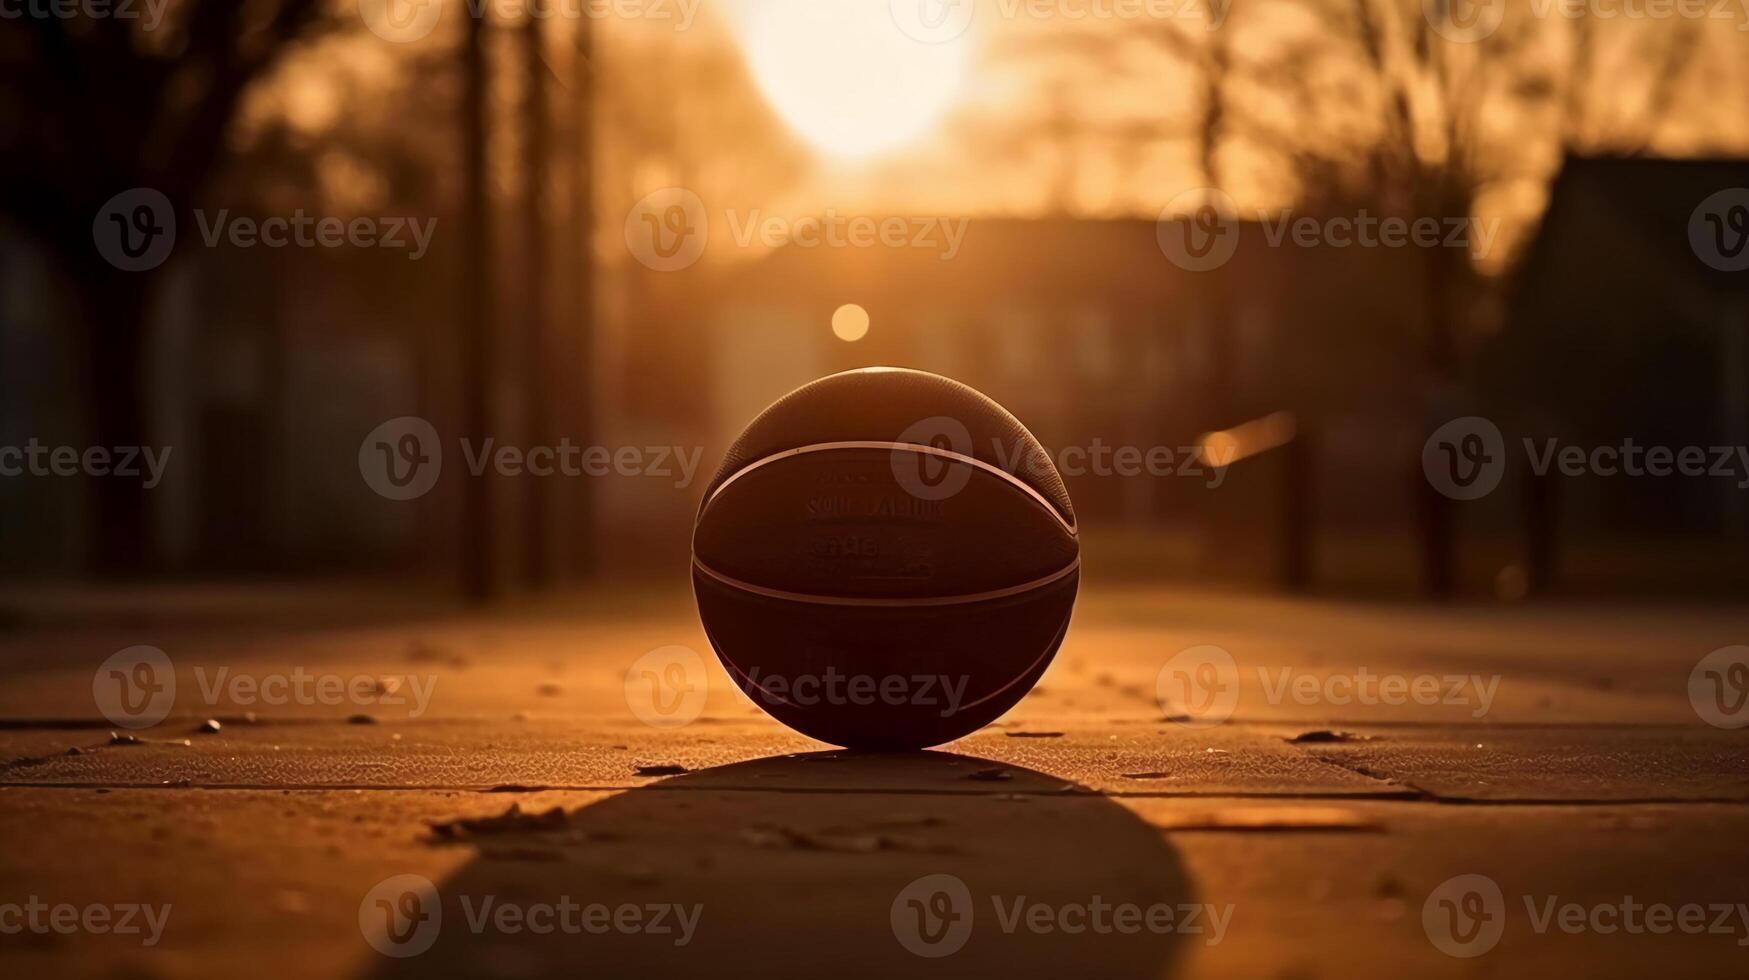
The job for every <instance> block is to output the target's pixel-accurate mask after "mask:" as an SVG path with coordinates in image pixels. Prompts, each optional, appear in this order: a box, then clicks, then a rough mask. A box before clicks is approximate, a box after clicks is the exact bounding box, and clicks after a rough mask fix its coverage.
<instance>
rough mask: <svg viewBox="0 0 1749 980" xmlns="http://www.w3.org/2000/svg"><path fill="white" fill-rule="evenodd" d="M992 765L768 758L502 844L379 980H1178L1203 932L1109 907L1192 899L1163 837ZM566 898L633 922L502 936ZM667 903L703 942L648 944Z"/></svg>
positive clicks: (680, 927)
mask: <svg viewBox="0 0 1749 980" xmlns="http://www.w3.org/2000/svg"><path fill="white" fill-rule="evenodd" d="M991 766H992V763H989V762H987V761H985V760H980V759H971V758H968V757H965V756H957V755H952V754H949V753H939V752H931V753H911V754H905V755H864V754H850V753H837V752H821V753H812V754H806V755H796V756H782V757H773V758H767V759H759V760H754V761H749V762H743V763H737V764H734V765H729V766H722V767H719V768H715V769H709V770H703V771H699V772H693V773H687V774H684V775H680V776H676V777H674V778H670V779H667V780H664V781H662V782H660V783H655V784H652V785H650V786H646V787H642V788H639V789H635V790H630V791H627V792H624V793H621V794H619V795H617V796H614V797H611V798H609V799H606V800H603V801H602V802H599V803H596V804H593V805H590V806H586V807H583V808H580V809H577V810H574V811H570V812H568V813H564V814H546V815H543V816H542V817H541V818H540V819H538V820H522V821H517V823H518V824H520V825H521V826H517V827H515V828H513V829H507V828H504V827H499V826H494V827H491V828H488V829H486V830H484V831H483V832H481V833H479V834H478V835H475V836H470V837H469V838H468V843H469V844H471V845H473V846H476V847H478V848H479V854H478V855H477V856H476V857H475V858H474V859H473V860H471V861H470V862H469V863H468V864H467V865H465V866H464V867H462V868H461V869H460V870H459V871H458V872H457V873H456V874H454V875H452V876H450V877H449V878H448V879H446V880H444V881H441V882H437V883H436V884H437V889H438V892H439V894H440V901H441V908H442V919H441V927H440V928H439V929H438V930H437V931H436V939H435V942H434V943H432V945H431V946H430V948H429V949H428V950H427V951H425V952H423V953H420V954H419V955H416V956H411V957H408V958H406V959H398V960H383V961H380V962H381V963H382V964H384V965H383V966H382V967H381V968H380V969H378V970H377V971H376V972H375V974H374V975H377V976H384V977H408V976H441V977H449V976H465V977H483V976H529V977H546V976H552V977H567V978H575V977H626V976H658V977H660V976H683V975H709V974H711V973H724V974H727V975H732V976H760V977H806V978H809V980H819V978H822V977H829V978H834V980H842V978H856V977H871V978H880V980H891V978H894V977H902V976H954V977H1002V978H1004V980H1009V978H1012V977H1014V976H1039V975H1044V976H1051V975H1055V976H1092V977H1114V978H1124V977H1160V976H1165V975H1168V974H1169V973H1171V972H1172V971H1173V968H1174V966H1175V964H1176V960H1177V959H1178V955H1177V954H1178V946H1179V944H1180V943H1182V942H1197V941H1199V940H1200V938H1201V937H1198V936H1180V935H1176V934H1174V933H1172V932H1169V931H1150V930H1149V929H1147V928H1140V929H1137V928H1135V923H1136V922H1137V921H1140V920H1136V919H1133V918H1126V917H1123V916H1119V915H1118V914H1117V912H1116V910H1117V909H1119V908H1125V907H1129V906H1135V907H1137V908H1139V909H1142V910H1146V909H1148V908H1151V907H1156V906H1161V905H1164V906H1169V907H1172V908H1178V907H1182V906H1184V905H1186V904H1190V903H1194V902H1195V901H1196V899H1194V898H1193V897H1192V894H1191V887H1190V883H1189V881H1188V880H1187V878H1186V875H1185V873H1184V870H1183V867H1182V865H1181V864H1180V861H1179V859H1178V856H1177V854H1176V853H1175V852H1174V850H1173V849H1172V848H1171V846H1170V845H1169V844H1168V843H1167V841H1166V838H1165V837H1164V835H1162V834H1161V833H1160V832H1159V830H1158V829H1156V828H1152V827H1150V826H1149V825H1147V824H1146V823H1144V822H1143V821H1141V820H1140V819H1138V818H1137V817H1136V816H1134V815H1133V814H1131V813H1130V812H1129V811H1128V810H1126V809H1124V808H1123V807H1121V806H1119V805H1117V804H1116V803H1113V802H1112V801H1110V800H1108V799H1105V798H1103V797H1100V796H1096V795H1092V794H1087V793H1079V792H1072V791H1071V792H1061V791H1059V790H1062V789H1063V788H1064V784H1063V783H1062V781H1061V780H1059V779H1056V778H1054V777H1051V776H1048V775H1046V774H1043V773H1037V772H1032V771H1029V770H1024V769H1016V768H1013V767H1004V769H1002V770H993V769H991V768H989V767H991ZM1071 789H1072V788H1071ZM1053 791H1055V792H1053ZM924 879H926V880H924ZM962 886H963V887H962ZM488 899H490V900H491V902H492V906H491V907H490V908H491V910H492V911H491V912H490V913H489V914H483V913H484V912H485V910H486V909H487V908H488V906H487V905H486V904H485V903H486V901H487V900H488ZM566 899H568V900H569V901H570V903H573V904H574V905H576V906H579V907H588V906H593V905H601V906H605V907H606V909H609V910H614V912H613V914H614V915H619V916H626V918H624V919H622V920H621V921H622V926H623V924H624V923H630V922H632V921H633V920H632V919H631V918H630V916H631V915H632V914H633V913H627V912H624V911H623V910H622V907H632V908H635V909H637V910H639V911H638V912H636V913H635V914H636V916H637V922H638V923H639V924H638V926H637V927H636V928H635V929H627V928H623V927H616V926H614V925H613V924H612V923H611V922H608V921H607V920H606V919H605V918H603V917H604V916H605V915H606V913H605V912H599V911H598V912H596V913H594V914H595V915H596V916H597V918H596V919H595V920H588V915H587V914H586V912H585V911H582V910H580V911H578V912H576V913H573V921H574V922H576V923H578V924H579V926H578V928H579V929H583V927H584V925H592V926H593V927H595V928H600V927H602V926H603V925H604V924H605V925H606V928H605V929H604V931H587V930H585V931H578V932H573V933H565V932H563V931H559V930H557V929H555V930H554V931H552V932H549V933H547V934H537V933H535V932H533V931H532V930H531V928H529V926H530V925H531V924H532V923H524V924H523V925H522V926H520V927H512V928H501V927H500V920H499V919H498V918H497V916H498V915H501V914H505V913H503V911H502V910H503V909H504V907H505V906H513V907H516V908H518V909H527V908H531V907H535V906H541V905H545V906H557V905H559V904H560V903H561V902H562V901H564V900H566ZM658 906H669V907H675V906H677V907H680V908H681V909H686V910H695V913H696V915H697V918H696V920H695V921H694V925H693V927H692V928H691V930H690V934H689V935H688V934H686V933H685V930H686V926H685V924H684V923H685V916H683V915H680V914H676V913H675V912H673V911H672V910H671V911H669V912H668V913H667V914H665V915H663V916H662V918H663V922H662V923H661V925H662V926H663V927H665V928H667V929H668V930H669V931H668V932H664V933H658V932H656V931H655V929H654V928H652V927H654V926H655V925H656V923H655V922H654V921H653V920H654V917H655V915H656V914H657V913H655V912H653V911H652V909H653V908H655V907H658ZM687 914H688V915H690V914H694V911H689V912H688V913H687ZM1090 915H1091V916H1092V917H1090ZM555 921H557V920H555ZM1099 923H1103V924H1104V927H1103V928H1101V927H1099V925H1098V924H1099ZM1120 923H1122V924H1127V925H1129V926H1130V928H1129V929H1123V930H1120V929H1118V928H1115V926H1116V925H1118V924H1120Z"/></svg>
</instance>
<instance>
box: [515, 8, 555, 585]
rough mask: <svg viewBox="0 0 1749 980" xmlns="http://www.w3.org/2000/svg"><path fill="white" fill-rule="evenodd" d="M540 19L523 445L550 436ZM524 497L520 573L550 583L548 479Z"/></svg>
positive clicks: (534, 39) (532, 21)
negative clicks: (525, 436)
mask: <svg viewBox="0 0 1749 980" xmlns="http://www.w3.org/2000/svg"><path fill="white" fill-rule="evenodd" d="M545 23H546V20H545V18H544V17H543V16H537V15H536V13H535V9H534V7H533V6H532V5H531V6H530V7H529V9H528V12H527V13H526V14H525V20H524V21H523V25H522V61H523V70H524V72H525V73H526V78H527V91H526V92H525V93H524V98H523V154H524V157H523V168H522V169H523V195H522V206H523V212H522V226H523V231H524V233H525V234H526V236H527V237H526V240H525V241H524V243H523V249H524V252H523V256H522V259H523V267H524V273H525V278H524V280H523V288H524V290H525V291H526V293H527V295H526V304H527V305H526V306H525V307H524V313H523V315H524V316H525V317H526V320H525V327H526V330H527V335H526V336H525V337H524V338H523V358H524V360H523V370H522V383H523V387H524V391H525V394H526V397H525V398H524V400H523V405H524V408H525V410H526V411H527V413H528V425H527V431H528V444H529V446H530V447H531V448H533V447H537V446H551V445H552V444H553V442H554V440H553V436H552V433H553V425H552V412H553V399H552V391H551V384H552V374H551V371H552V358H551V353H552V344H551V338H550V336H549V331H548V326H549V325H548V321H547V315H548V306H547V292H546V288H547V261H548V250H547V223H546V222H547V217H546V208H545V197H546V191H547V152H548V151H547V147H548V133H547V98H546V95H547V88H546V61H545V59H544V54H545V52H543V51H542V50H541V49H542V46H543V45H544V44H545V43H546V40H545V31H544V30H543V27H544V25H545ZM524 486H525V487H527V497H526V499H525V501H524V504H525V506H524V509H523V528H522V530H523V547H522V558H523V577H524V579H525V580H526V581H527V583H528V584H529V585H530V586H531V587H533V588H537V589H539V588H544V587H546V586H548V585H550V584H551V583H552V571H553V569H552V556H553V549H552V487H551V486H550V485H549V481H547V480H545V479H542V478H540V477H537V476H534V475H533V474H529V475H528V476H527V477H526V478H525V480H524Z"/></svg>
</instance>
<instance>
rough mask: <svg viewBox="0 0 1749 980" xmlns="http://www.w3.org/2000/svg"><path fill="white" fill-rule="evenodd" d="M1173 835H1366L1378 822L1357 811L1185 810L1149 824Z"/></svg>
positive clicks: (1295, 808) (1319, 808) (1328, 808)
mask: <svg viewBox="0 0 1749 980" xmlns="http://www.w3.org/2000/svg"><path fill="white" fill-rule="evenodd" d="M1149 822H1150V823H1152V824H1154V825H1155V826H1157V827H1159V828H1160V829H1162V830H1172V831H1189V830H1203V831H1239V832H1249V831H1367V830H1378V829H1379V825H1378V823H1377V822H1375V821H1373V820H1371V819H1369V818H1368V817H1366V816H1365V815H1364V814H1362V813H1360V812H1359V811H1356V810H1350V809H1346V808H1344V807H1336V806H1234V807H1220V808H1218V809H1212V810H1187V811H1182V812H1173V813H1168V814H1164V815H1162V816H1161V817H1159V818H1153V819H1150V820H1149Z"/></svg>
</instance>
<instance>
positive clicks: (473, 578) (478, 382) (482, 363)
mask: <svg viewBox="0 0 1749 980" xmlns="http://www.w3.org/2000/svg"><path fill="white" fill-rule="evenodd" d="M465 19H466V21H467V30H466V32H465V33H464V35H463V40H462V49H461V62H462V64H461V68H462V120H461V123H462V125H461V139H462V146H461V151H462V195H463V201H462V226H463V227H462V236H461V238H462V248H461V259H462V268H461V302H460V304H459V314H460V316H459V323H458V327H459V333H460V334H461V338H460V340H461V343H460V345H459V346H460V349H461V351H462V354H463V360H462V372H463V380H462V385H463V387H464V389H465V390H464V392H463V417H464V422H463V425H464V427H465V429H466V431H467V434H468V437H469V439H470V440H472V442H473V444H474V445H476V446H483V445H485V444H486V443H485V440H486V439H487V438H489V437H490V436H491V435H492V431H491V429H492V385H493V382H494V381H495V380H496V376H495V372H494V366H495V364H496V358H495V357H494V356H493V337H492V311H493V309H494V304H493V301H492V293H491V289H492V267H491V261H492V259H491V257H492V248H491V242H490V241H489V236H490V235H491V225H490V221H489V217H490V216H489V207H490V202H489V200H488V190H487V179H488V175H487V173H486V139H487V133H488V127H487V121H486V96H487V82H488V79H487V77H486V51H485V33H486V24H485V16H484V14H483V13H482V15H481V16H477V17H474V16H470V17H467V18H465ZM463 486H464V490H463V501H464V502H463V506H462V548H461V554H462V569H461V572H462V589H463V591H464V592H465V593H466V595H467V596H468V598H470V599H473V600H476V601H485V600H488V599H492V598H494V597H496V596H497V595H498V593H499V589H500V583H499V575H498V562H497V556H496V554H495V553H494V548H493V543H494V541H495V540H496V539H497V535H496V534H494V533H493V524H494V518H495V516H496V510H497V507H496V503H497V501H496V494H495V493H494V490H495V489H496V487H495V486H494V479H493V475H492V471H491V468H490V467H487V469H486V470H485V471H484V472H482V473H480V474H479V475H478V476H471V475H470V476H469V477H468V478H467V479H465V480H464V481H463Z"/></svg>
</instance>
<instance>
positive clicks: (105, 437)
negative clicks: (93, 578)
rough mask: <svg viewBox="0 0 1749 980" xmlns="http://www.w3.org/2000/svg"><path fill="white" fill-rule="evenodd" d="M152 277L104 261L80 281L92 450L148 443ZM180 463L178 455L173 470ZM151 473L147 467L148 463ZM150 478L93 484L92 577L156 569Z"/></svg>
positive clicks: (89, 548)
mask: <svg viewBox="0 0 1749 980" xmlns="http://www.w3.org/2000/svg"><path fill="white" fill-rule="evenodd" d="M154 278H155V277H154V276H152V275H150V274H148V273H137V272H123V271H121V270H119V269H115V268H113V267H110V266H109V265H107V264H105V263H103V262H101V261H93V262H90V263H87V264H86V265H85V266H84V267H83V268H81V269H79V270H78V272H77V273H76V275H75V277H74V282H75V285H76V287H77V289H78V295H79V313H80V317H81V319H82V321H83V322H82V323H81V327H82V335H83V342H84V344H85V364H86V369H87V370H86V380H85V383H86V385H87V386H88V388H89V390H88V391H87V393H86V394H87V399H88V404H89V405H90V412H91V416H90V429H91V437H92V444H93V445H95V446H102V447H105V448H107V449H109V450H111V451H112V452H113V451H114V450H116V449H117V448H119V447H125V446H138V447H143V446H146V445H147V444H148V440H147V427H146V418H145V416H146V414H147V411H148V408H149V406H148V405H147V401H146V365H145V363H144V359H145V358H144V355H145V351H146V346H147V345H146V329H147V320H148V309H147V301H148V298H149V295H150V289H151V284H152V280H153V279H154ZM177 462H179V461H178V460H176V459H175V455H174V453H172V457H171V465H175V464H176V463H177ZM140 472H141V473H142V474H143V473H144V464H143V463H141V464H140ZM144 481H145V477H144V476H143V475H140V476H133V477H124V476H118V475H110V476H105V477H93V478H90V479H89V481H88V483H87V485H88V486H89V487H90V492H91V494H92V497H91V505H92V506H91V511H90V513H91V520H90V523H89V526H88V531H87V533H88V534H89V538H88V540H87V554H88V560H89V564H90V568H91V570H92V571H93V572H94V573H96V574H98V575H101V576H103V577H109V578H118V577H124V576H127V575H131V574H135V573H137V572H140V571H142V570H144V569H146V568H147V567H149V566H150V565H151V564H152V563H153V562H154V561H155V560H156V557H157V549H156V548H155V547H154V546H153V541H152V536H151V535H152V528H151V522H150V508H149V507H148V501H147V494H148V491H147V490H146V487H145V482H144Z"/></svg>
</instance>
